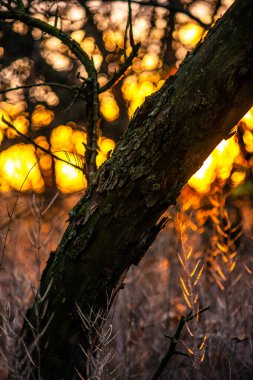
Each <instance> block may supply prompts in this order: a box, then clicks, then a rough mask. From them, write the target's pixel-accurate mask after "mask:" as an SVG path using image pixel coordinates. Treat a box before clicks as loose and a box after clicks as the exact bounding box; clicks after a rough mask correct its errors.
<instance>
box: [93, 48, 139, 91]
mask: <svg viewBox="0 0 253 380" xmlns="http://www.w3.org/2000/svg"><path fill="white" fill-rule="evenodd" d="M140 46H141V44H140V43H138V44H136V45H135V46H134V47H133V50H132V52H131V54H130V55H129V56H128V58H127V59H126V60H125V62H124V63H123V65H121V66H120V68H119V71H117V72H116V73H115V74H114V75H113V77H112V78H111V79H110V80H109V81H108V82H107V83H106V84H105V85H104V86H102V87H100V88H99V93H100V94H101V93H102V92H105V91H107V90H109V88H111V87H112V86H114V85H115V83H116V82H117V81H118V80H119V79H120V78H121V77H122V75H124V74H125V72H126V70H127V69H128V68H129V67H130V66H131V65H132V63H133V59H134V58H135V57H136V56H137V53H138V50H139V48H140Z"/></svg>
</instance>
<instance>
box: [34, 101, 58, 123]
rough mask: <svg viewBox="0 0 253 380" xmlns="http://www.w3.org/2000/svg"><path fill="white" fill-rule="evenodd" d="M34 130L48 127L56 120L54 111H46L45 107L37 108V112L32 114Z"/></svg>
mask: <svg viewBox="0 0 253 380" xmlns="http://www.w3.org/2000/svg"><path fill="white" fill-rule="evenodd" d="M31 119H32V128H33V129H39V128H41V127H46V126H47V125H49V124H50V123H51V122H52V121H53V119H54V113H53V111H50V110H49V109H46V108H45V107H44V106H42V105H39V106H37V107H35V110H34V111H33V113H32V117H31Z"/></svg>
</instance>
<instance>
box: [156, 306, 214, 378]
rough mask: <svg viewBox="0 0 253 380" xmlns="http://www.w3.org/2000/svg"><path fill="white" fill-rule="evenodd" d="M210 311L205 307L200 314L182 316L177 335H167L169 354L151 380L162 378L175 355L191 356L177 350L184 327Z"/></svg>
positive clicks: (165, 356)
mask: <svg viewBox="0 0 253 380" xmlns="http://www.w3.org/2000/svg"><path fill="white" fill-rule="evenodd" d="M208 309H209V306H207V307H204V308H203V309H201V310H199V311H198V313H194V314H192V313H190V314H188V315H187V316H186V317H185V316H181V318H180V321H179V323H178V326H177V330H176V332H175V334H174V335H173V336H168V335H165V337H166V338H169V339H170V347H169V349H168V351H167V353H166V354H165V355H164V357H163V358H162V360H161V362H160V364H159V366H158V368H157V370H156V372H155V373H154V375H153V376H152V377H151V380H157V379H159V377H160V376H161V374H162V372H163V370H164V369H165V367H166V366H167V364H168V362H169V361H170V359H171V358H172V356H173V355H183V356H187V357H188V356H189V354H187V353H186V352H182V351H179V350H177V349H176V348H177V345H178V343H179V338H180V335H181V332H182V330H183V328H184V325H185V324H186V323H187V322H189V321H191V320H192V319H194V318H196V317H197V316H198V315H200V314H202V313H204V311H206V310H208Z"/></svg>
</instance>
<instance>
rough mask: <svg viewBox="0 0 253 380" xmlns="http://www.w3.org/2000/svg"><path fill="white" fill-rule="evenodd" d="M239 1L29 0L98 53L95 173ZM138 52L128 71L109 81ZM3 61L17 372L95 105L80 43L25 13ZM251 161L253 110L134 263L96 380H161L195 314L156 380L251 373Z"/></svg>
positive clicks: (6, 261)
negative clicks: (21, 335) (148, 100)
mask: <svg viewBox="0 0 253 380" xmlns="http://www.w3.org/2000/svg"><path fill="white" fill-rule="evenodd" d="M232 3H233V1H231V0H171V1H168V0H152V1H148V0H132V1H131V2H129V1H123V0H121V1H105V0H94V1H93V0H91V1H85V0H79V1H39V0H38V1H36V0H34V1H33V0H31V1H23V4H24V5H25V7H26V9H27V10H28V11H29V14H30V15H32V16H33V17H34V18H37V19H40V20H42V21H45V22H47V23H48V24H50V25H52V26H53V27H58V28H59V29H61V30H62V31H63V32H65V33H67V34H69V35H70V37H71V39H73V40H75V41H77V42H78V43H79V44H80V46H81V48H82V49H83V50H84V51H85V52H86V53H87V55H88V56H92V57H93V62H94V66H95V68H96V69H97V73H98V76H97V80H98V83H99V86H100V89H103V91H100V94H99V122H98V125H99V132H98V136H97V138H98V140H97V155H96V166H97V167H99V166H100V165H102V163H103V162H104V161H105V160H106V159H107V158H108V157H109V156H110V154H111V152H112V151H113V149H114V147H115V144H116V143H117V141H118V140H119V139H120V138H121V136H122V135H123V133H124V131H125V130H126V128H127V125H128V121H129V119H131V117H132V116H133V114H134V112H135V110H136V109H137V107H139V106H140V105H141V104H142V103H143V102H144V100H145V97H146V96H148V95H150V94H152V93H153V92H154V91H156V90H157V89H159V88H160V87H161V86H162V85H163V83H164V81H165V80H166V79H167V78H168V77H169V76H170V75H173V74H175V73H176V71H177V69H178V67H179V65H180V64H181V62H182V61H183V59H184V58H185V56H186V55H187V52H189V51H191V50H192V49H193V48H194V47H195V46H196V44H197V43H198V41H200V40H201V39H202V38H203V37H204V35H205V33H206V32H207V31H208V30H209V29H210V27H211V25H212V24H213V23H215V21H216V20H217V19H218V18H219V17H220V16H221V15H222V14H223V13H224V12H225V11H226V9H227V8H228V7H229V6H230V5H231V4H232ZM6 4H9V6H13V7H14V8H15V6H18V4H19V2H18V1H17V2H15V1H13V2H7V1H6V2H4V1H0V13H1V11H4V10H5V9H6ZM242 22H243V20H242ZM139 43H140V46H139V45H138V46H137V44H139ZM136 46H137V49H136V50H134V49H135V47H136ZM133 52H134V54H132V53H133ZM131 54H132V55H131ZM129 57H130V58H131V62H130V64H129V65H127V67H126V70H124V71H122V75H120V77H118V78H116V80H115V81H114V82H115V83H113V86H109V85H107V84H108V83H109V84H110V80H111V78H114V77H115V73H117V72H118V71H119V70H120V68H122V67H123V66H124V64H125V63H126V62H127V61H128V58H129ZM0 66H1V72H0V144H1V147H0V192H1V208H0V215H1V218H0V233H1V235H0V249H1V251H0V252H1V264H2V268H1V276H0V286H1V288H0V297H1V299H0V312H1V336H0V378H1V379H2V378H3V379H4V378H6V377H7V375H8V373H9V372H10V371H13V357H12V354H13V352H14V348H15V342H16V338H17V335H18V331H19V329H20V326H21V325H22V318H23V315H24V313H25V310H26V309H27V307H28V305H29V304H30V303H31V300H32V298H33V297H34V294H35V292H36V288H37V286H38V283H39V279H40V276H41V273H42V270H43V268H44V266H45V263H46V261H47V258H48V256H49V253H50V252H51V251H54V250H55V249H56V247H57V244H58V242H59V240H60V238H61V236H62V233H63V231H64V230H65V228H66V221H67V219H68V213H69V211H70V210H71V208H72V207H73V206H74V205H75V203H76V202H77V200H78V199H79V198H80V194H82V193H83V191H84V190H85V188H86V187H87V173H86V171H85V165H86V164H85V160H86V150H87V149H89V146H88V144H87V131H88V128H89V126H88V120H89V113H90V111H91V107H92V103H91V102H90V100H89V98H88V97H86V96H85V95H84V90H85V89H86V87H87V86H88V82H89V78H88V74H87V72H86V71H85V69H84V66H83V65H82V64H81V63H80V61H79V60H78V59H77V58H76V57H75V56H74V55H73V53H72V52H71V51H70V49H69V48H68V47H67V46H66V45H64V44H63V43H62V42H61V41H60V40H59V39H58V38H56V37H55V36H51V35H49V34H47V33H45V32H42V31H41V30H40V29H38V28H35V27H31V26H29V25H26V24H24V23H22V22H21V21H18V20H16V21H13V20H11V19H8V20H5V21H1V22H0ZM107 87H108V88H107ZM6 121H7V123H6ZM49 151H50V152H51V153H50V154H49ZM59 159H60V160H59ZM252 166H253V108H252V109H251V110H250V111H249V112H248V113H247V114H246V115H245V116H244V117H243V119H242V120H241V121H240V122H239V124H238V126H237V129H236V133H235V134H234V135H233V136H232V137H231V138H230V139H228V140H223V141H222V142H221V143H220V144H219V145H218V147H217V148H216V149H215V151H214V152H213V153H212V154H211V155H210V156H209V157H208V159H207V160H206V161H205V162H204V164H203V166H202V167H201V168H200V169H199V171H198V172H197V173H196V174H195V175H194V176H193V177H192V178H191V179H190V181H189V183H188V185H187V186H186V187H185V188H184V190H183V192H182V194H181V196H180V199H179V201H178V203H177V205H176V206H174V207H173V208H172V209H170V210H169V215H170V218H171V221H170V223H169V224H168V225H167V226H166V228H165V229H164V230H163V231H162V232H161V233H160V235H159V237H158V239H157V240H156V242H155V243H154V244H153V246H152V247H151V249H150V250H149V252H148V254H147V257H146V258H145V259H144V260H143V261H142V262H141V263H140V265H139V266H138V267H136V268H133V269H131V270H130V272H129V274H128V276H127V278H126V280H125V283H126V286H125V289H124V291H122V292H120V294H119V296H118V299H117V302H116V304H115V306H114V308H113V310H112V311H111V313H110V315H109V318H108V320H107V321H106V324H105V326H104V331H103V335H102V337H101V341H102V343H101V344H102V346H101V351H99V353H97V355H96V357H95V358H93V359H92V360H91V361H92V363H91V366H92V368H93V370H92V376H91V377H90V379H122V380H125V379H126V380H130V379H140V380H141V379H150V380H151V379H155V377H152V376H153V374H154V373H155V371H156V370H157V368H158V367H159V363H160V362H161V360H162V358H163V357H164V355H165V354H166V352H167V350H168V347H169V345H170V338H168V337H167V338H166V337H165V335H167V336H173V335H174V334H175V332H176V328H177V326H178V323H179V320H180V317H181V316H186V315H187V314H188V312H189V311H192V312H193V313H195V314H196V318H194V319H193V320H192V321H190V322H189V323H186V326H185V327H184V329H183V331H182V334H181V335H180V339H179V344H178V347H179V348H180V353H181V354H180V353H178V355H176V354H175V355H173V357H172V359H171V360H170V361H169V363H168V365H167V366H166V368H165V369H164V371H163V373H162V375H161V376H160V377H159V378H160V379H202V378H203V379H217V380H218V379H219V380H221V379H225V378H228V379H233V380H234V379H243V380H246V379H252V365H253V363H252V352H253V349H252V344H253V341H252V339H253V335H252V334H253V332H252V306H253V305H252V303H253V301H252V285H253V279H252V271H253V258H252V248H253V241H252V237H253V236H252V229H253V203H252V202H253V182H252ZM129 223H131V221H129ZM205 307H209V309H208V310H206V311H205V312H204V313H201V314H200V313H199V310H200V309H202V308H205ZM179 348H178V349H179ZM182 352H183V353H184V355H182ZM17 378H18V377H17Z"/></svg>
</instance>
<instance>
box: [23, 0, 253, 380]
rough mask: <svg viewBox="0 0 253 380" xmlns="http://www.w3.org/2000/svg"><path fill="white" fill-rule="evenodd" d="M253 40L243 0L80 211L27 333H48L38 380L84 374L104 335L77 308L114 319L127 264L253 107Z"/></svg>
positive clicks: (28, 336)
mask: <svg viewBox="0 0 253 380" xmlns="http://www.w3.org/2000/svg"><path fill="white" fill-rule="evenodd" d="M252 35H253V7H252V0H244V1H240V0H237V1H235V3H234V5H233V6H232V7H231V8H230V9H229V10H228V12H227V13H226V14H225V15H224V16H223V17H222V18H221V19H220V20H219V21H218V22H217V23H216V25H215V27H214V28H213V29H212V30H211V31H210V32H209V33H208V35H207V37H206V38H205V40H204V41H203V43H200V44H199V45H198V46H197V47H196V48H195V50H194V51H193V52H192V53H190V54H188V56H187V58H186V60H185V61H184V63H183V64H182V65H181V67H180V69H179V70H178V73H177V74H176V75H175V76H173V77H171V78H169V79H168V80H167V81H166V83H165V84H164V86H163V87H162V88H161V89H160V90H159V91H158V92H156V93H155V94H153V95H151V96H150V97H148V98H147V99H146V101H145V103H144V105H143V106H142V107H141V108H140V109H138V110H137V112H136V113H135V115H134V117H133V119H132V121H131V122H130V125H129V128H128V130H127V132H126V134H125V136H124V138H123V139H122V140H121V141H120V142H119V144H118V145H117V147H116V149H115V151H114V153H113V155H112V157H111V158H110V159H109V160H107V161H106V162H105V163H104V165H103V166H102V167H101V168H100V170H99V171H98V173H97V174H96V175H95V178H94V180H93V182H92V184H91V185H90V186H89V188H88V190H87V191H86V193H85V195H84V196H83V197H82V198H81V200H80V201H79V202H78V204H77V205H76V206H75V208H74V209H73V210H72V212H71V214H70V223H69V226H68V228H67V230H66V232H65V234H64V236H63V239H62V241H61V243H60V245H59V247H58V249H57V251H56V252H55V253H53V254H51V256H50V258H49V260H48V263H47V266H46V269H45V271H44V273H43V276H42V279H41V284H40V289H39V295H40V296H38V297H37V300H36V301H35V303H34V306H33V308H31V309H30V310H29V311H28V313H27V319H28V320H29V321H30V322H29V324H28V323H27V322H25V325H24V328H23V337H24V341H25V343H26V345H27V346H29V345H30V344H31V343H32V342H33V341H34V334H33V332H34V333H35V335H36V334H38V333H41V335H42V336H41V337H40V342H39V347H40V350H39V351H38V350H34V354H33V357H34V360H35V361H36V360H37V363H38V365H39V367H40V369H39V371H40V376H41V377H40V378H43V379H44V380H50V379H57V380H59V379H65V380H66V379H73V378H78V377H76V373H77V372H76V370H78V371H79V372H80V373H81V374H83V376H85V360H86V358H85V355H84V353H83V352H82V350H81V348H80V345H82V347H83V349H84V350H88V349H89V348H90V346H91V344H95V342H96V339H97V336H96V335H97V333H96V326H93V327H92V328H91V329H90V331H89V329H87V327H85V323H84V324H83V323H82V321H81V318H80V315H79V314H80V313H78V310H77V309H78V307H79V308H80V310H81V311H82V313H83V315H84V316H86V318H88V317H87V316H90V317H89V318H90V320H91V319H92V318H94V316H95V315H102V313H106V311H107V310H108V307H109V306H110V304H111V302H112V299H113V298H114V296H115V294H116V293H117V292H118V290H119V289H120V286H121V284H122V279H123V278H124V275H125V274H126V272H127V270H128V268H129V267H130V265H132V264H135V265H137V264H138V262H139V260H140V259H141V258H142V257H143V255H144V254H145V252H146V251H147V249H148V248H149V246H150V244H151V243H152V242H153V241H154V239H155V237H156V236H157V234H158V232H159V231H160V230H161V228H162V227H163V224H164V222H165V220H164V219H161V220H160V221H158V220H159V218H160V217H161V215H162V214H163V212H164V211H165V210H166V209H167V208H168V207H169V206H170V205H172V204H175V202H176V199H177V197H178V196H179V194H180V191H181V189H182V187H183V186H184V185H185V184H186V182H187V181H188V179H189V178H190V177H191V176H192V175H193V174H194V172H196V170H197V169H198V168H199V167H200V166H201V164H202V163H203V161H204V160H205V159H206V157H207V156H208V155H209V154H210V153H211V152H212V150H213V149H214V148H215V146H216V145H217V144H218V143H219V142H220V141H221V140H222V139H224V138H227V137H228V136H229V133H230V132H231V129H232V128H233V127H234V126H235V125H236V123H237V122H238V121H239V120H240V118H241V117H242V116H243V115H244V114H245V113H246V112H247V111H248V109H249V108H250V107H251V105H252V103H253V39H252ZM40 297H43V299H42V300H39V298H40ZM92 315H93V317H92ZM97 323H98V324H99V323H101V320H100V321H99V318H98V321H97ZM30 324H31V325H33V326H34V331H33V332H32V331H31V326H30ZM86 325H87V321H86ZM36 326H37V330H39V332H38V331H37V332H36ZM45 326H47V328H46V330H45V331H44V333H43V329H44V328H45Z"/></svg>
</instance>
